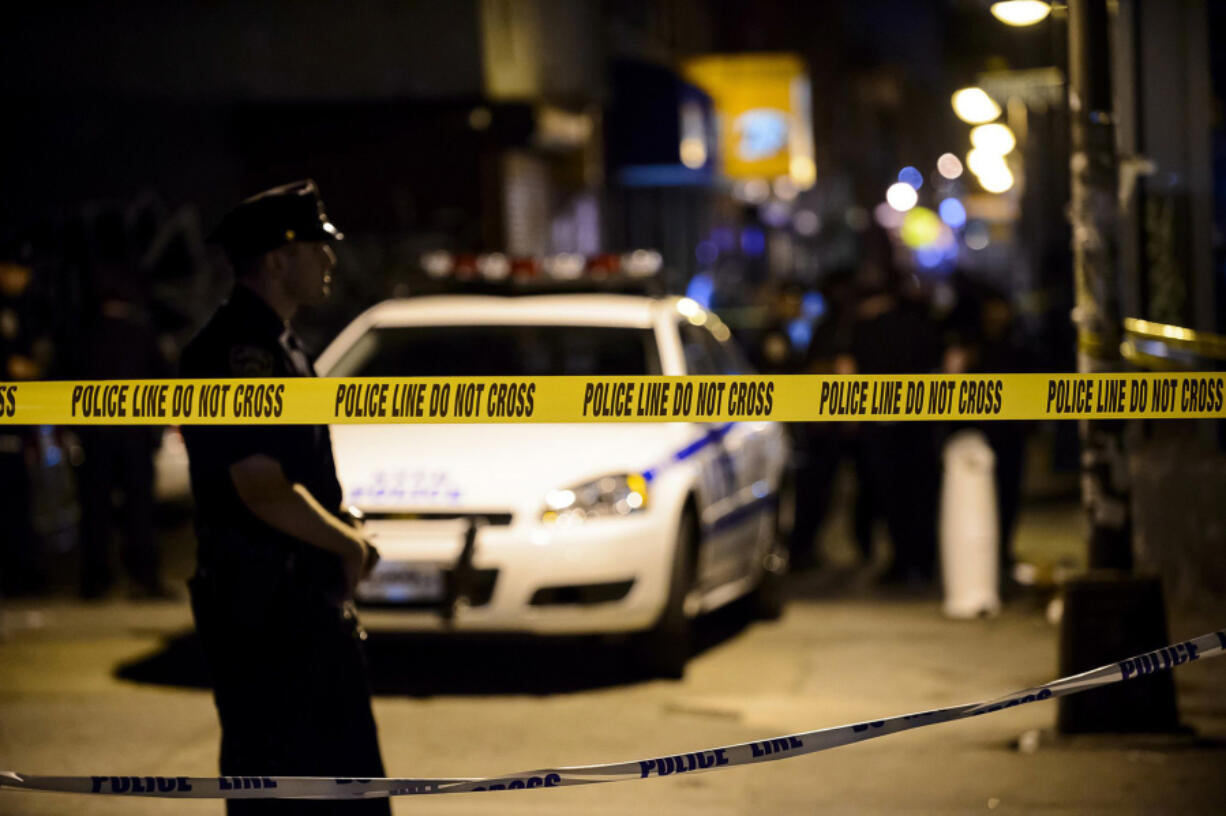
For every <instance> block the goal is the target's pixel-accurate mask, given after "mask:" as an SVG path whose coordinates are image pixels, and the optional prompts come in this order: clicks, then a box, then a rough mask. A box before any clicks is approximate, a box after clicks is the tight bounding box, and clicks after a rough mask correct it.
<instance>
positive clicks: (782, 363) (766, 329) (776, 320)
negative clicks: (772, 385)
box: [753, 283, 804, 374]
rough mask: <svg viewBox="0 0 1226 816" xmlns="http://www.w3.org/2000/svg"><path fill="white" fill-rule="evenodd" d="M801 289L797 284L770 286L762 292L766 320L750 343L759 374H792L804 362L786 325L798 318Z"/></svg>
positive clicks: (801, 351)
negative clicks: (764, 297)
mask: <svg viewBox="0 0 1226 816" xmlns="http://www.w3.org/2000/svg"><path fill="white" fill-rule="evenodd" d="M803 295H804V289H803V288H802V287H801V286H800V284H797V283H785V284H780V285H773V286H771V287H769V288H768V289H767V292H766V312H767V316H766V321H765V323H764V324H763V325H762V326H761V328H760V329H759V331H758V334H757V337H756V338H755V342H754V346H753V352H754V353H753V362H754V365H755V367H756V368H757V370H758V371H760V372H761V373H763V374H795V373H796V371H797V370H798V369H799V368H800V366H801V365H802V363H803V361H804V354H803V350H802V349H798V348H797V347H796V344H795V343H794V342H793V340H792V335H791V333H790V331H789V327H790V326H791V325H792V323H793V321H795V320H797V319H798V318H800V315H801V301H802V296H803Z"/></svg>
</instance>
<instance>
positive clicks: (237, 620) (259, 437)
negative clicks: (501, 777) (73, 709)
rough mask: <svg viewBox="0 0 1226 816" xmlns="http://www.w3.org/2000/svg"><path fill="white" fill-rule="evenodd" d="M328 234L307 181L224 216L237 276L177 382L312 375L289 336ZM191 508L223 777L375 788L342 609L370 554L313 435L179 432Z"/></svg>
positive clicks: (357, 652)
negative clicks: (368, 781) (304, 779)
mask: <svg viewBox="0 0 1226 816" xmlns="http://www.w3.org/2000/svg"><path fill="white" fill-rule="evenodd" d="M341 238H342V236H341V234H340V233H339V232H337V231H336V228H335V227H334V226H333V225H332V224H331V223H330V222H329V221H328V220H327V217H326V215H325V213H324V206H323V201H322V199H321V198H320V197H319V191H318V189H317V188H316V186H315V184H314V182H312V181H303V182H298V183H294V184H289V185H285V186H283V187H277V188H274V189H271V190H268V191H265V192H263V193H260V194H258V195H256V196H254V197H252V198H249V199H247V200H245V201H243V202H242V203H241V204H239V205H238V206H237V207H236V208H235V209H233V210H232V211H231V212H230V213H229V214H228V215H226V217H225V218H224V219H223V220H222V222H221V224H220V225H219V226H218V228H217V230H216V231H215V233H214V236H213V239H214V240H215V241H216V242H218V243H220V244H221V245H222V247H223V248H224V249H225V251H226V254H227V255H228V256H229V258H230V260H231V262H232V264H233V266H234V269H235V273H236V276H237V281H236V283H235V286H234V289H233V291H232V293H231V295H230V299H229V301H228V302H227V303H225V304H223V305H222V306H221V308H220V309H218V310H217V312H216V313H215V314H214V315H213V317H212V318H211V319H210V321H209V322H208V324H207V325H206V326H205V327H204V329H203V330H201V332H200V333H199V334H198V335H197V336H196V337H195V339H193V340H192V341H191V342H190V343H189V344H188V345H187V347H186V348H185V349H184V352H183V356H182V361H181V367H182V374H183V376H185V377H313V376H315V371H314V369H313V368H312V366H311V363H310V362H309V361H308V358H307V356H306V354H305V352H304V351H303V350H302V346H301V344H300V343H299V341H298V339H297V335H296V334H295V333H294V330H293V328H292V327H291V325H290V319H291V318H292V317H293V316H294V315H295V313H296V312H297V311H298V310H299V308H300V307H302V306H307V305H315V304H319V303H322V302H323V300H324V299H325V298H326V296H327V295H328V291H329V284H330V282H331V272H332V269H333V268H334V266H335V265H336V255H335V254H334V252H333V250H332V247H331V246H330V243H331V242H333V241H339V240H341ZM183 437H184V441H185V442H186V443H187V450H188V458H189V461H190V466H191V478H192V490H193V493H194V494H195V498H196V532H197V537H198V540H199V548H198V551H197V567H196V572H195V575H194V576H193V577H192V579H191V581H190V582H189V587H190V590H191V599H192V613H193V616H194V618H195V622H196V631H197V632H198V634H199V636H200V640H201V642H202V643H203V645H204V650H205V653H206V655H207V658H208V661H209V665H210V667H211V669H212V675H213V683H214V685H213V689H214V700H215V702H216V705H217V712H218V715H219V717H220V719H221V729H222V737H221V773H222V774H224V775H227V776H229V775H235V776H250V775H270V776H271V775H285V776H344V777H353V778H372V777H382V776H383V775H384V770H383V760H382V758H381V756H380V753H379V744H378V735H377V732H376V728H375V721H374V715H373V713H372V711H371V703H370V684H369V681H368V679H367V669H366V659H365V655H364V653H363V649H362V640H363V639H364V638H365V633H364V632H363V631H362V629H361V626H360V624H359V623H358V620H357V616H356V614H355V612H354V608H353V604H352V602H351V600H350V599H351V598H352V596H353V591H354V588H355V587H356V585H357V583H358V581H359V580H361V578H362V577H364V576H365V575H366V574H368V573H369V571H370V570H371V569H372V568H373V567H374V564H375V562H376V561H377V560H378V552H377V551H376V550H375V548H374V547H373V546H372V545H371V544H370V542H369V541H367V540H366V539H365V538H364V537H363V536H362V535H361V534H360V533H359V532H358V531H357V530H355V529H353V528H352V527H350V526H347V525H346V524H345V523H344V522H343V521H342V519H341V499H342V494H341V488H340V484H339V483H338V481H337V477H336V466H335V464H334V462H333V458H332V440H331V436H330V434H329V431H328V427H327V426H326V425H275V426H199V425H190V426H185V427H184V428H183ZM227 809H228V812H229V813H231V814H248V813H250V814H254V813H268V814H271V813H294V814H299V813H320V814H323V813H338V814H339V813H383V814H387V813H389V812H390V810H389V803H388V800H387V799H368V800H359V801H319V802H295V801H290V800H273V799H265V800H241V799H231V800H228V801H227Z"/></svg>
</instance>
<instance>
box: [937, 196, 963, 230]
mask: <svg viewBox="0 0 1226 816" xmlns="http://www.w3.org/2000/svg"><path fill="white" fill-rule="evenodd" d="M937 212H939V213H940V214H941V220H942V221H944V222H945V223H946V224H949V225H950V226H951V227H953V228H954V229H959V228H960V227H962V226H963V225H964V224H965V223H966V207H963V206H962V202H961V201H959V200H958V199H956V198H947V199H945V200H944V201H942V202H941V204H940V206H938V207H937Z"/></svg>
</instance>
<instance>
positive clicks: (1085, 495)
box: [1068, 0, 1132, 571]
mask: <svg viewBox="0 0 1226 816" xmlns="http://www.w3.org/2000/svg"><path fill="white" fill-rule="evenodd" d="M1068 13H1069V19H1068V22H1069V127H1070V131H1071V132H1070V141H1071V147H1072V149H1071V151H1070V157H1069V158H1070V165H1071V171H1072V184H1071V193H1072V202H1071V207H1070V216H1071V219H1072V233H1073V280H1074V287H1075V291H1074V297H1075V299H1074V304H1075V305H1074V310H1073V322H1074V324H1075V325H1076V326H1077V370H1078V371H1079V372H1080V373H1083V374H1097V373H1101V372H1109V371H1118V370H1119V368H1120V340H1121V325H1122V321H1121V316H1120V298H1119V278H1118V273H1117V270H1118V268H1119V267H1118V255H1119V251H1118V240H1119V239H1118V235H1119V225H1118V220H1119V219H1118V212H1119V205H1118V203H1117V201H1118V199H1117V196H1116V185H1117V179H1118V163H1117V161H1116V146H1115V118H1114V105H1113V103H1112V96H1111V51H1110V41H1109V39H1110V38H1109V30H1110V29H1109V24H1110V20H1109V18H1108V10H1107V2H1106V0H1071V2H1070V3H1069V6H1068ZM1080 425H1081V427H1080V431H1081V433H1080V436H1081V478H1082V502H1083V504H1084V506H1085V510H1086V513H1087V515H1088V517H1089V525H1090V540H1089V563H1090V567H1091V568H1095V569H1115V570H1122V571H1131V569H1132V520H1131V513H1130V511H1129V498H1130V496H1129V487H1128V460H1127V456H1126V451H1125V449H1124V423H1123V422H1122V421H1119V420H1115V421H1097V420H1095V421H1090V420H1081V423H1080Z"/></svg>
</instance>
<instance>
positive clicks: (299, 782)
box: [0, 631, 1226, 799]
mask: <svg viewBox="0 0 1226 816" xmlns="http://www.w3.org/2000/svg"><path fill="white" fill-rule="evenodd" d="M1224 652H1226V631H1217V632H1211V633H1209V634H1207V635H1201V636H1200V637H1197V638H1192V639H1191V640H1185V641H1182V642H1179V643H1174V644H1171V645H1170V646H1166V647H1164V648H1161V649H1157V650H1155V651H1152V652H1147V653H1145V654H1141V655H1137V656H1135V657H1130V658H1128V659H1127V660H1121V661H1119V662H1118V663H1111V664H1108V665H1106V666H1102V667H1099V668H1097V669H1091V670H1090V671H1087V672H1082V673H1081V674H1076V675H1073V676H1071V677H1062V678H1060V679H1059V680H1053V681H1052V682H1050V683H1045V684H1043V685H1041V686H1034V687H1032V688H1028V689H1024V690H1022V691H1016V692H1014V693H1012V694H1007V695H1005V696H1004V697H999V698H997V699H995V700H991V701H988V702H984V703H967V704H965V705H959V706H953V707H951V708H937V709H932V710H930V711H921V712H919V713H916V714H905V715H903V716H900V717H890V718H887V719H883V720H870V721H867V722H859V723H854V724H852V725H841V726H836V727H834V728H823V729H819V730H817V731H803V732H800V733H798V734H789V735H787V736H782V737H774V738H771V739H765V740H758V741H755V742H743V743H740V744H737V745H725V746H723V747H720V748H707V749H704V750H701V751H692V752H689V753H684V754H673V755H669V756H661V757H651V758H648V759H636V760H632V761H630V762H615V763H610V764H605V765H584V766H576V767H560V768H546V769H543V770H537V771H526V772H523V773H515V774H507V775H505V776H495V777H488V778H483V779H481V778H432V779H392V778H387V779H346V778H338V777H304V776H273V777H268V776H222V777H193V776H35V775H31V774H21V773H16V772H12V771H3V772H0V788H18V789H24V790H40V791H58V792H62V793H93V794H118V795H126V796H161V797H173V798H193V799H206V798H207V799H256V798H287V799H288V798H292V799H355V798H358V799H365V798H380V797H385V796H404V795H414V794H428V793H473V792H478V791H496V790H497V791H501V790H531V789H533V788H557V787H563V786H567V785H588V784H593V783H596V782H618V781H622V780H628V779H647V778H649V777H662V776H672V775H674V774H682V773H701V772H703V771H713V770H718V769H720V768H730V767H733V766H736V765H752V764H754V763H757V762H773V761H775V760H779V759H787V758H789V757H794V756H800V755H802V754H811V753H814V752H816V751H824V750H826V749H828V748H837V747H839V746H841V745H850V744H852V743H855V742H863V741H864V740H869V739H875V738H876V737H883V736H885V735H886V734H895V733H898V732H899V731H908V730H910V729H912V728H919V727H921V726H925V725H935V724H936V723H943V722H950V721H952V720H960V719H963V718H966V717H975V716H978V715H980V714H988V713H990V712H993V711H1000V710H1001V709H1005V708H1012V707H1014V706H1019V705H1024V704H1026V703H1032V702H1037V701H1039V700H1048V699H1051V698H1053V697H1062V696H1064V695H1066V694H1075V693H1077V692H1080V691H1087V690H1089V689H1094V688H1099V687H1102V686H1107V685H1110V684H1112V683H1119V682H1122V681H1124V680H1131V679H1133V678H1135V677H1141V676H1144V675H1148V674H1153V673H1154V672H1157V671H1164V670H1167V669H1172V668H1174V667H1175V666H1182V665H1183V664H1185V663H1189V662H1191V661H1196V660H1203V659H1205V658H1209V657H1217V656H1219V655H1221V654H1223V653H1224Z"/></svg>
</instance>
